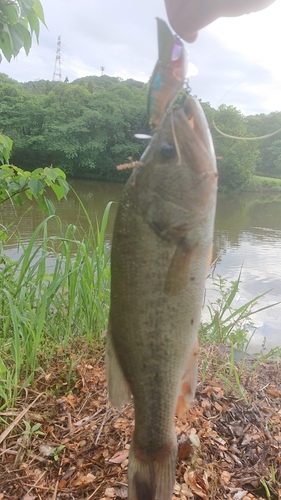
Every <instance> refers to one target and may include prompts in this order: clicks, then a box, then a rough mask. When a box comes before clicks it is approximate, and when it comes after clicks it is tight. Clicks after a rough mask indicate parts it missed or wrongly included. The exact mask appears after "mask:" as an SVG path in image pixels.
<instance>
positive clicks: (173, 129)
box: [171, 110, 181, 165]
mask: <svg viewBox="0 0 281 500" xmlns="http://www.w3.org/2000/svg"><path fill="white" fill-rule="evenodd" d="M171 126H172V135H173V139H174V143H175V148H176V153H177V156H178V165H181V152H180V148H179V145H178V141H177V136H176V131H175V124H174V114H173V110H171Z"/></svg>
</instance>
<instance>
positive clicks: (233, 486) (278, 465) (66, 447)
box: [0, 351, 281, 500]
mask: <svg viewBox="0 0 281 500" xmlns="http://www.w3.org/2000/svg"><path fill="white" fill-rule="evenodd" d="M217 355H218V353H217V352H212V355H210V351H209V352H208V353H207V355H206V353H201V372H203V368H202V367H203V364H204V363H205V364H206V361H205V360H206V359H209V360H210V359H211V358H212V362H209V363H208V369H207V372H208V375H207V376H206V377H205V379H204V381H203V380H202V379H201V380H200V381H199V384H198V390H197V394H196V400H195V402H194V403H193V404H192V407H191V410H190V412H189V414H188V415H187V416H186V418H185V419H183V420H178V419H177V418H175V427H176V432H177V435H178V440H179V461H178V466H177V476H176V483H175V489H174V496H173V500H179V499H180V500H187V499H191V500H192V499H195V500H197V499H203V500H204V499H206V500H207V499H212V500H213V499H214V500H216V499H218V500H221V499H228V500H242V499H243V500H250V499H252V500H253V499H271V500H277V499H280V498H281V367H280V365H279V364H278V363H272V362H271V363H262V364H260V365H259V366H258V367H256V368H254V369H253V367H251V366H248V369H247V370H245V369H244V370H243V375H242V376H241V380H240V383H241V392H240V394H242V391H243V393H244V395H245V396H246V398H247V400H248V403H247V402H246V401H245V399H244V398H243V397H242V395H239V394H238V393H237V391H235V390H234V388H232V390H229V391H228V392H227V391H226V385H225V383H224V382H223V381H222V380H221V379H220V378H217V377H216V376H215V374H216V369H217V366H216V363H217V362H218V358H217ZM220 356H226V355H221V354H220ZM63 359H64V363H65V358H62V357H61V360H60V357H59V356H58V357H57V358H56V359H54V361H53V366H52V367H51V369H50V371H49V373H46V374H44V376H43V375H42V374H41V376H40V377H38V379H37V380H36V382H35V384H34V388H28V390H26V395H25V398H24V399H22V400H20V401H18V403H17V405H16V407H15V408H14V409H11V410H8V409H6V410H4V411H2V412H0V418H1V421H0V432H2V434H1V435H0V500H35V499H36V500H37V499H38V500H55V499H73V500H74V499H79V500H82V499H88V500H91V499H100V500H101V499H104V500H109V499H112V500H121V499H126V498H127V465H128V450H129V446H130V441H131V438H132V434H133V426H134V414H133V406H132V405H128V406H126V407H124V408H122V409H121V410H116V409H114V408H112V407H111V406H110V403H109V401H108V396H107V390H106V380H105V369H104V362H103V358H102V356H101V353H99V356H96V357H95V358H93V359H84V360H83V361H80V362H79V363H77V365H76V367H75V370H74V372H71V373H69V372H68V370H67V367H66V366H64V365H63V364H62V363H63V362H62V360H63ZM73 361H75V357H73V359H72V362H73ZM226 361H227V360H226V357H224V359H223V361H222V360H221V359H220V361H219V363H225V362H226ZM69 378H70V380H68V379H69ZM67 380H68V382H67ZM71 383H72V386H73V390H72V391H70V390H69V387H70V385H71ZM234 385H235V384H234ZM36 424H40V426H39V425H36ZM34 426H35V428H33V427H34ZM28 427H30V428H31V432H27V433H23V432H24V431H25V430H26V429H27V428H28ZM32 428H33V430H32ZM41 433H42V434H41Z"/></svg>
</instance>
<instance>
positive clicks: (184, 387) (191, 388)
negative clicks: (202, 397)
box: [176, 340, 198, 418]
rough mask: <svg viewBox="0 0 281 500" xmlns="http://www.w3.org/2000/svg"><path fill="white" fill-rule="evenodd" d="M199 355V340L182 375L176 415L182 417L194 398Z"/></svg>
mask: <svg viewBox="0 0 281 500" xmlns="http://www.w3.org/2000/svg"><path fill="white" fill-rule="evenodd" d="M197 355H198V341H197V340H196V343H195V345H194V348H193V350H192V354H191V358H190V360H189V363H188V367H187V369H186V371H185V373H184V375H183V377H182V382H181V393H180V395H179V397H178V402H177V407H176V415H177V416H178V417H179V418H182V417H183V415H184V414H185V413H186V412H187V411H188V410H189V407H190V403H191V401H192V400H193V399H194V396H195V391H196V386H197Z"/></svg>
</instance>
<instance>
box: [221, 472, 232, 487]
mask: <svg viewBox="0 0 281 500" xmlns="http://www.w3.org/2000/svg"><path fill="white" fill-rule="evenodd" d="M230 479H231V474H230V473H229V472H228V471H227V470H224V471H222V473H221V482H222V483H223V484H228V483H229V481H230Z"/></svg>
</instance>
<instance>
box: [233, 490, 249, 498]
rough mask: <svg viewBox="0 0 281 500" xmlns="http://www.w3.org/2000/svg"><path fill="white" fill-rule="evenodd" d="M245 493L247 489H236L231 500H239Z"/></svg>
mask: <svg viewBox="0 0 281 500" xmlns="http://www.w3.org/2000/svg"><path fill="white" fill-rule="evenodd" d="M247 493H248V491H245V490H241V491H237V492H236V493H235V494H234V495H233V500H241V498H244V497H245V495H247Z"/></svg>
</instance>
